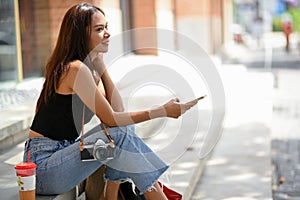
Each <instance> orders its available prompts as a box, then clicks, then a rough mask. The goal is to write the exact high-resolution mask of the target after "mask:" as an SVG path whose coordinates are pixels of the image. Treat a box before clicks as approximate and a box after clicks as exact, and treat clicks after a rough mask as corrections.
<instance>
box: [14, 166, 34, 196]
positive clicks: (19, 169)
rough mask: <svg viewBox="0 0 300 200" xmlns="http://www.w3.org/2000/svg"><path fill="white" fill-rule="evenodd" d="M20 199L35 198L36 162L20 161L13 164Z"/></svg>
mask: <svg viewBox="0 0 300 200" xmlns="http://www.w3.org/2000/svg"><path fill="white" fill-rule="evenodd" d="M15 170H16V174H17V182H18V186H19V194H20V200H28V199H30V200H35V182H36V177H35V174H36V164H35V163H32V162H22V163H19V164H17V165H16V166H15Z"/></svg>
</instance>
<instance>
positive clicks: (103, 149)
mask: <svg viewBox="0 0 300 200" xmlns="http://www.w3.org/2000/svg"><path fill="white" fill-rule="evenodd" d="M80 156H81V160H82V161H94V160H99V161H102V162H107V161H109V160H111V159H113V158H114V157H115V148H114V147H112V146H111V144H106V143H105V142H104V141H103V140H102V139H97V140H96V142H95V143H94V142H89V143H86V144H84V145H83V150H82V151H81V152H80Z"/></svg>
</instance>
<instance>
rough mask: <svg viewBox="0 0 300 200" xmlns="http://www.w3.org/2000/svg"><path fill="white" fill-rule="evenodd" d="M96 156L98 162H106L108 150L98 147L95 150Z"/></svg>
mask: <svg viewBox="0 0 300 200" xmlns="http://www.w3.org/2000/svg"><path fill="white" fill-rule="evenodd" d="M94 156H95V158H96V159H97V160H105V159H106V158H107V149H106V148H102V147H98V148H97V149H95V152H94Z"/></svg>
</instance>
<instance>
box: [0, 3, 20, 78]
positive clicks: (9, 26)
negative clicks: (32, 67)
mask: <svg viewBox="0 0 300 200" xmlns="http://www.w3.org/2000/svg"><path fill="white" fill-rule="evenodd" d="M17 71H18V56H17V47H16V29H15V10H14V1H12V0H0V81H8V80H17V78H18V73H17Z"/></svg>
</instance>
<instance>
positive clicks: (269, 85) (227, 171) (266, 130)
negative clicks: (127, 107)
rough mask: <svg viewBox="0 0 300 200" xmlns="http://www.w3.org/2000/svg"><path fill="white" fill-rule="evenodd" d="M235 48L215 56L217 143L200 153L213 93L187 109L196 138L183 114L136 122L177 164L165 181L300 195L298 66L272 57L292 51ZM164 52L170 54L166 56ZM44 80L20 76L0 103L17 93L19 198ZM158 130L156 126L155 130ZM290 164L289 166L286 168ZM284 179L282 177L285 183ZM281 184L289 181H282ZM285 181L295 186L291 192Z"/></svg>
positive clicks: (4, 166)
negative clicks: (221, 94) (221, 95)
mask: <svg viewBox="0 0 300 200" xmlns="http://www.w3.org/2000/svg"><path fill="white" fill-rule="evenodd" d="M274 38H275V39H278V38H277V37H274ZM279 39H280V38H279ZM229 49H230V53H228V54H230V55H231V57H229V56H228V55H227V57H226V58H229V59H228V60H225V59H224V60H218V59H216V67H217V69H218V72H219V74H220V76H221V78H222V81H223V85H224V90H225V95H226V116H225V120H224V124H220V126H222V127H223V131H222V136H221V138H220V139H219V141H218V143H217V145H216V148H214V150H213V151H212V152H210V154H209V155H208V156H207V157H205V158H202V159H199V157H198V156H197V155H198V151H199V148H201V146H203V142H204V139H203V137H198V136H199V135H205V134H206V133H207V129H208V127H209V123H210V118H211V106H210V99H209V98H208V99H206V100H204V101H203V102H201V104H199V106H198V108H197V109H194V110H191V112H190V113H187V118H189V117H190V118H195V117H198V119H199V121H201V123H200V125H199V128H198V129H197V132H195V133H194V135H193V139H192V142H191V143H190V141H191V140H190V138H189V137H188V136H187V135H184V134H180V133H178V132H177V130H178V126H177V125H178V121H174V120H167V121H165V120H155V121H153V122H151V123H145V124H142V125H140V127H138V130H140V131H138V134H141V137H143V138H144V139H145V141H146V143H148V144H149V145H150V146H151V147H152V148H153V149H155V150H156V151H157V152H158V153H159V155H160V156H161V157H163V158H164V159H165V160H167V162H168V163H169V164H170V165H171V167H170V169H169V170H168V173H167V175H166V176H163V177H162V181H163V182H164V183H166V184H167V185H168V186H170V187H171V188H173V189H175V190H177V191H179V192H181V193H182V194H183V195H184V199H186V200H190V199H191V200H200V199H207V200H208V199H232V200H233V199H234V200H235V199H241V200H248V199H251V200H252V199H272V198H274V199H299V198H300V195H299V196H297V192H298V191H300V190H297V184H298V183H299V182H297V180H298V170H299V163H298V161H299V159H300V158H299V156H298V155H299V154H297V153H298V152H299V150H300V148H299V146H298V145H300V143H299V142H298V139H299V137H298V136H299V133H298V132H299V131H297V130H296V127H297V126H296V123H297V119H298V117H299V115H298V113H299V112H298V110H299V109H298V108H300V104H299V107H298V100H297V99H298V96H297V95H296V93H297V92H296V90H297V87H296V85H297V83H298V80H297V79H299V78H297V72H298V71H297V69H296V68H295V67H289V68H286V69H284V70H282V68H284V66H283V67H282V68H280V67H276V69H275V68H274V69H273V68H272V64H273V63H272V62H273V60H272V59H273V56H274V55H279V56H276V57H275V58H274V59H275V63H276V59H279V58H280V59H284V58H285V57H286V56H289V55H291V54H284V52H282V51H281V50H280V47H274V50H275V51H272V52H271V58H272V59H271V61H272V62H271V65H270V63H269V62H268V63H266V61H269V60H270V59H269V56H270V52H268V53H265V54H264V55H265V56H262V57H260V56H261V54H257V52H258V50H253V49H252V50H251V49H250V50H249V48H248V47H247V48H245V47H241V46H236V45H234V44H230V45H229ZM272 49H273V48H272ZM260 50H261V49H260ZM262 52H265V51H262ZM277 53H278V54H277ZM241 54H243V55H241ZM255 55H256V56H255ZM249 56H253V58H252V59H253V60H255V61H257V60H259V59H258V58H260V61H261V62H260V63H261V64H259V62H258V64H256V66H255V67H253V66H249V65H247V64H249V63H251V62H250V61H249V60H247V62H246V61H245V60H246V58H249ZM255 58H256V59H255ZM145 59H149V58H145V57H141V56H131V57H129V58H126V59H125V60H124V62H125V63H126V64H130V62H137V61H139V62H141V61H145ZM150 59H157V58H150ZM290 59H293V60H297V59H296V54H293V56H290V57H289V58H288V59H287V60H290ZM164 60H168V61H170V59H166V58H164ZM124 62H123V63H124ZM259 66H261V67H259ZM41 83H42V79H41V78H36V79H31V80H26V81H24V82H23V83H21V84H17V85H14V84H9V85H8V86H5V85H4V86H3V85H2V86H1V87H0V97H1V98H0V104H1V105H4V103H3V102H4V101H5V102H8V101H10V100H9V99H14V100H13V101H10V103H6V104H5V105H4V106H3V107H2V108H0V110H1V113H0V117H1V119H2V121H1V127H0V128H1V129H0V140H1V141H2V142H0V150H1V151H0V169H1V174H0V196H1V199H7V200H15V199H18V190H17V184H16V178H15V172H14V169H13V166H14V165H15V164H16V163H18V162H20V161H21V156H22V151H23V143H24V139H25V137H26V131H27V130H28V125H29V124H30V122H31V120H32V115H33V113H34V105H35V101H36V98H37V94H38V91H39V90H40V87H41ZM298 85H299V84H298ZM197 86H198V85H197ZM122 87H123V88H125V87H126V86H124V85H123V86H121V88H122ZM291 87H292V88H293V89H294V92H293V93H292V94H294V95H292V96H291V95H290V93H288V92H287V90H288V89H290V88H291ZM202 89H205V88H202ZM10 91H12V93H10ZM13 92H15V93H16V94H20V96H25V97H26V98H24V99H22V98H17V99H16V98H15V96H18V95H14V93H13ZM147 92H149V91H147ZM147 92H143V91H142V92H141V93H140V94H139V95H145V93H147ZM7 93H9V94H11V95H8V94H7ZM125 93H126V92H125ZM28 94H34V95H32V96H30V95H28ZM296 96H297V97H296ZM168 97H169V96H168V94H166V95H164V96H163V97H161V98H160V99H159V100H157V99H156V100H155V104H156V105H157V103H159V102H160V101H165V100H166V99H167V98H168ZM3 99H4V100H3ZM185 100H187V99H185ZM151 102H152V101H150V103H151ZM142 105H144V106H145V105H146V106H150V105H149V102H146V103H145V102H144V104H140V105H135V106H136V107H139V106H142ZM136 107H135V108H136ZM199 111H200V112H199ZM199 113H200V114H199ZM180 122H181V121H180ZM93 123H97V121H96V120H95V121H93ZM93 123H92V124H93ZM190 123H191V124H188V125H193V122H190ZM92 124H91V126H92ZM155 127H159V128H162V129H163V131H161V130H159V131H158V132H159V133H162V132H163V134H158V136H153V135H151V133H152V132H153V130H154V129H155ZM187 127H189V126H187ZM186 131H187V132H188V131H189V130H188V129H187V130H186ZM154 132H155V133H157V130H155V131H154ZM174 133H175V137H174V138H173V140H174V143H172V144H174V145H176V147H180V148H174V146H173V145H172V147H170V146H169V144H170V136H172V134H173V135H174ZM149 134H150V135H149ZM15 135H18V137H15ZM166 136H168V137H166ZM290 139H291V140H290ZM276 141H279V142H276ZM295 141H296V142H295ZM281 142H283V143H281ZM287 143H288V144H289V145H287ZM182 144H183V145H182ZM283 145H286V146H289V148H284V149H285V151H282V150H281V149H282V146H283ZM2 147H5V148H2ZM9 147H11V148H9ZM280 148H281V149H280ZM178 155H180V156H178ZM292 161H293V162H292ZM291 163H292V165H291ZM281 166H283V167H281ZM288 166H290V168H287V167H288ZM284 167H286V168H284ZM291 169H292V170H291ZM280 170H281V171H280ZM284 172H286V173H287V174H285V173H284ZM280 178H281V179H280ZM278 180H281V182H280V184H279V181H278ZM283 185H284V186H286V187H282V186H283ZM285 188H288V189H291V188H292V189H293V188H296V189H295V190H294V191H292V192H291V193H288V191H287V189H285ZM273 195H274V196H273Z"/></svg>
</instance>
